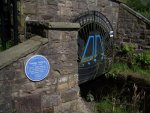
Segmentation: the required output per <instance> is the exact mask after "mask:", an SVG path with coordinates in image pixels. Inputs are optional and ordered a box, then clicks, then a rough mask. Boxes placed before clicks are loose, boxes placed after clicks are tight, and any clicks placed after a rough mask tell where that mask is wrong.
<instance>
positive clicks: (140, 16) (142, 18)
mask: <svg viewBox="0 0 150 113" xmlns="http://www.w3.org/2000/svg"><path fill="white" fill-rule="evenodd" d="M120 6H121V7H123V8H124V9H126V10H127V11H128V12H130V13H131V14H133V15H135V16H136V17H138V18H139V19H141V20H142V21H144V22H146V23H147V24H149V25H150V20H149V19H147V18H146V17H144V16H143V15H141V14H140V13H138V12H136V11H134V10H133V9H131V8H130V7H128V6H127V5H125V4H123V3H121V4H120Z"/></svg>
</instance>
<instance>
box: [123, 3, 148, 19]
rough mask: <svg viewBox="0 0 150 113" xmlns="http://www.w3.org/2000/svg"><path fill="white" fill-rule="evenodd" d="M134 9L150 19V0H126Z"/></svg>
mask: <svg viewBox="0 0 150 113" xmlns="http://www.w3.org/2000/svg"><path fill="white" fill-rule="evenodd" d="M124 1H125V3H126V4H127V5H128V6H129V7H131V8H132V9H134V10H136V11H138V12H139V13H141V14H142V15H143V16H145V17H147V18H148V19H150V7H149V6H150V0H124Z"/></svg>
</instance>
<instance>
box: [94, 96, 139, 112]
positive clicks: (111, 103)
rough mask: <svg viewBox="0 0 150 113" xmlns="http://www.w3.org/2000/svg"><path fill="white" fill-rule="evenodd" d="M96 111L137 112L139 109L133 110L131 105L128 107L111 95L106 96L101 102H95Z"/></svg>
mask: <svg viewBox="0 0 150 113" xmlns="http://www.w3.org/2000/svg"><path fill="white" fill-rule="evenodd" d="M130 107H131V106H130ZM96 111H98V112H100V113H137V111H134V110H131V108H129V106H128V107H127V106H126V105H123V104H121V103H120V102H119V101H118V102H117V100H115V99H111V98H110V97H104V98H103V99H102V100H101V101H100V102H97V103H96V104H95V109H94V113H96Z"/></svg>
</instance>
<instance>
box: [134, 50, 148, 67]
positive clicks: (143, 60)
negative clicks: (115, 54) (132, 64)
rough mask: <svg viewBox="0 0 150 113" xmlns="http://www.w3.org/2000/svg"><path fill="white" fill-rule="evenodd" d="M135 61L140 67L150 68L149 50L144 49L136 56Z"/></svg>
mask: <svg viewBox="0 0 150 113" xmlns="http://www.w3.org/2000/svg"><path fill="white" fill-rule="evenodd" d="M136 61H137V63H138V64H140V66H141V67H142V68H145V69H148V68H150V51H144V52H142V53H139V54H138V55H137V56H136Z"/></svg>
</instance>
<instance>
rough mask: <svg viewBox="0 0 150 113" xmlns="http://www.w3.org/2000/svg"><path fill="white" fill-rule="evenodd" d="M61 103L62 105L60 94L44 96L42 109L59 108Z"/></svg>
mask: <svg viewBox="0 0 150 113" xmlns="http://www.w3.org/2000/svg"><path fill="white" fill-rule="evenodd" d="M60 103H61V97H60V94H57V93H54V94H52V95H44V96H42V107H43V108H49V107H53V106H58V105H59V104H60Z"/></svg>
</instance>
